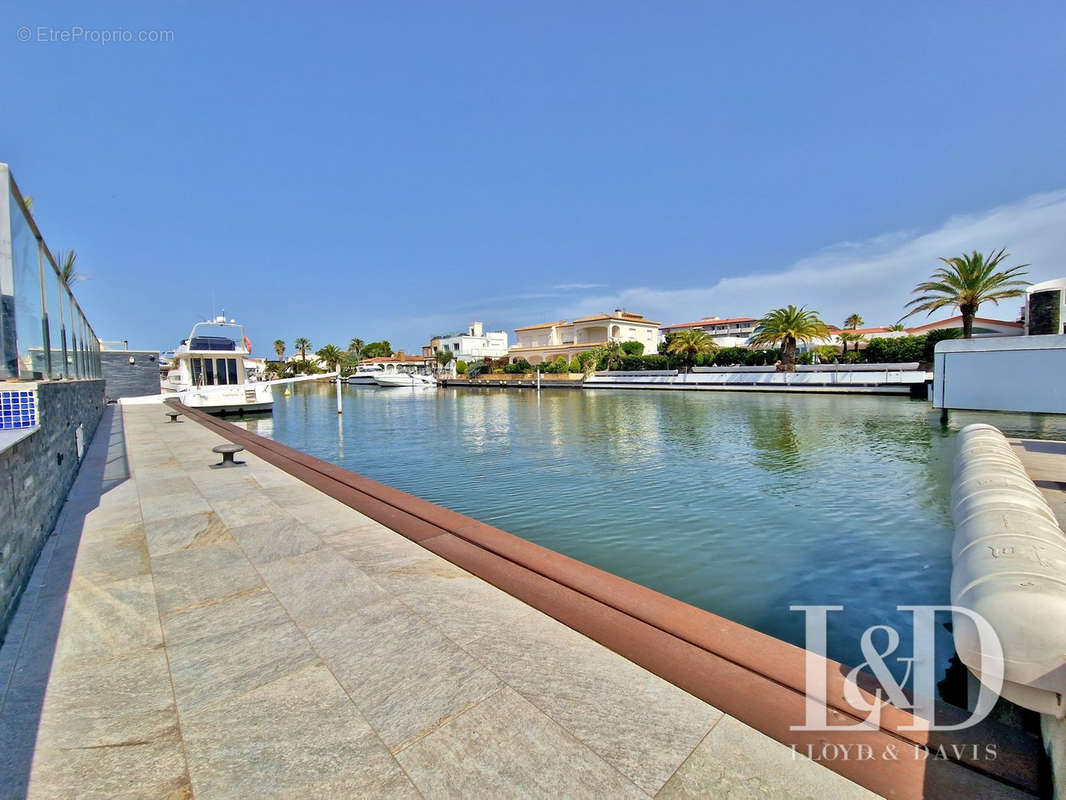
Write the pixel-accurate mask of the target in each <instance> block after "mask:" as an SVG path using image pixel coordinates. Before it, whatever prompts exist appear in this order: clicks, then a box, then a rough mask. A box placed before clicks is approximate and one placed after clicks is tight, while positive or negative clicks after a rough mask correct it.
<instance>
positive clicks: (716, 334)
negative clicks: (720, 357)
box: [659, 317, 759, 347]
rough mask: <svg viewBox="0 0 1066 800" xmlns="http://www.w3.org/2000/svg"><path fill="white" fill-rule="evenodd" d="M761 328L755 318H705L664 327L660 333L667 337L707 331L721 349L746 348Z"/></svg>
mask: <svg viewBox="0 0 1066 800" xmlns="http://www.w3.org/2000/svg"><path fill="white" fill-rule="evenodd" d="M757 327H759V320H757V319H755V317H730V318H729V319H722V318H721V317H704V318H703V319H699V320H696V321H695V322H676V323H674V324H673V325H664V326H663V327H662V328H660V329H659V332H660V333H661V334H662V335H663V336H664V337H665V336H667V335H668V334H671V333H677V332H678V331H688V330H693V329H698V330H703V331H706V332H707V333H708V334H709V335H710V337H711V338H712V339H714V341H715V342H716V343H717V344H718V346H719V347H746V346H747V344H748V339H750V338H751V335H752V334H753V333H754V332H755V329H756V328H757Z"/></svg>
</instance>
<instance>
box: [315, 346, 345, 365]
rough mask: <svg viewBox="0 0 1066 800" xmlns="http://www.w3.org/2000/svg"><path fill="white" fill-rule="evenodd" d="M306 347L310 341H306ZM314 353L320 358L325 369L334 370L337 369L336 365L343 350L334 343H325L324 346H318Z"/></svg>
mask: <svg viewBox="0 0 1066 800" xmlns="http://www.w3.org/2000/svg"><path fill="white" fill-rule="evenodd" d="M308 347H310V343H308ZM315 355H316V356H318V357H319V358H320V359H322V363H324V364H325V365H326V369H328V370H329V371H330V372H334V371H335V370H336V369H337V365H338V364H340V363H341V359H343V358H344V351H343V350H341V349H340V348H339V347H337V345H335V344H327V345H326V346H325V347H322V348H320V349H319V351H318V352H317V353H315Z"/></svg>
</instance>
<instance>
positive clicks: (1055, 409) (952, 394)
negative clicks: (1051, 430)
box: [932, 335, 1066, 414]
mask: <svg viewBox="0 0 1066 800" xmlns="http://www.w3.org/2000/svg"><path fill="white" fill-rule="evenodd" d="M933 375H934V377H933V396H932V400H933V407H934V408H944V409H952V408H956V409H970V410H976V411H1029V412H1034V413H1038V414H1066V335H1053V336H1011V337H984V338H981V339H951V340H946V341H943V342H938V343H937V345H936V351H935V353H934V356H933Z"/></svg>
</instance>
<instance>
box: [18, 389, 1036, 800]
mask: <svg viewBox="0 0 1066 800" xmlns="http://www.w3.org/2000/svg"><path fill="white" fill-rule="evenodd" d="M232 428H233V426H228V424H227V423H223V422H218V423H217V424H216V423H214V422H205V421H203V420H201V419H199V418H196V417H195V416H193V415H186V417H185V418H184V419H183V420H182V421H179V422H177V423H172V422H169V421H168V420H167V419H166V417H165V416H164V414H163V412H162V410H161V409H160V408H159V407H158V406H155V407H149V406H125V407H113V406H112V407H109V408H108V409H107V410H106V411H105V412H104V416H103V418H102V419H101V421H100V424H99V427H98V429H97V432H96V435H95V437H94V439H93V441H92V444H91V446H90V447H89V449H88V452H87V453H86V456H85V459H84V461H83V463H82V465H81V469H80V471H79V474H78V477H77V479H76V481H75V484H74V487H73V489H72V491H71V493H70V495H69V497H68V499H67V502H66V504H65V505H64V507H63V510H62V512H61V514H60V518H59V521H58V523H57V525H56V528H55V531H54V533H53V534H52V535H51V537H50V538H49V539H48V541H47V543H46V545H45V548H44V551H43V552H42V555H41V557H40V559H39V560H38V562H37V565H36V567H35V569H34V571H33V573H32V576H31V579H30V582H29V585H28V587H27V589H26V591H25V593H24V595H23V597H22V599H21V602H20V604H19V606H18V609H17V611H16V613H15V616H14V618H13V620H12V622H11V625H10V627H9V630H8V633H7V636H6V637H5V640H4V642H3V645H2V647H0V698H2V706H0V774H2V776H3V780H2V781H0V796H3V797H4V798H7V797H23V796H29V797H39V798H51V797H66V796H82V797H166V798H188V797H204V798H214V797H237V796H240V797H247V796H256V797H260V796H280V795H285V796H293V795H299V796H329V795H333V796H353V795H359V796H389V797H420V796H421V797H461V796H509V797H515V796H520V797H559V796H569V797H661V798H674V797H695V796H733V793H736V794H737V795H738V796H740V795H744V796H747V795H765V796H772V797H797V798H798V797H819V798H827V799H828V798H868V797H875V796H877V794H875V792H874V791H871V790H870V789H868V788H864V785H865V786H873V787H879V789H880V791H879V792H878V793H882V794H883V793H885V792H884V790H885V789H887V788H889V787H891V788H892V789H893V793H894V795H895V796H898V797H920V796H944V795H943V791H944V790H945V789H947V788H948V787H952V788H955V789H957V791H958V793H959V794H958V796H982V797H1004V798H1006V797H1031V796H1032V795H1031V794H1030V793H1028V792H1025V791H1021V790H1018V789H1016V788H1012V787H1011V786H1009V785H1007V784H1006V783H1003V782H1001V781H1000V780H998V779H996V778H995V777H994V776H993V777H987V776H985V775H982V774H979V772H978V771H976V770H975V769H972V768H969V767H966V766H962V765H958V764H955V763H954V762H950V761H939V760H936V759H930V760H928V761H923V762H921V763H918V762H915V763H914V764H907V763H901V764H899V765H896V764H890V765H885V764H873V765H861V764H856V763H855V762H853V761H852V762H849V763H844V764H841V763H836V764H834V769H837V770H840V771H839V772H838V771H833V770H831V769H829V768H827V767H826V766H823V765H822V764H820V763H816V762H815V761H812V760H809V759H807V758H805V757H803V756H799V755H797V754H796V753H795V752H794V751H793V750H792V749H791V748H790V747H789V746H787V745H786V744H783V743H782V742H781V741H779V740H776V739H775V738H772V737H771V736H769V735H766V733H764V732H761V731H760V730H758V729H757V728H756V727H755V726H754V725H753V724H748V722H754V721H755V719H754V718H755V717H756V716H759V713H761V712H760V711H759V709H761V708H766V709H768V710H769V711H770V712H774V711H781V712H782V713H778V714H776V717H777V718H776V719H775V718H774V717H775V715H774V714H773V713H769V714H763V715H762V716H761V717H759V719H760V720H761V722H759V725H761V726H762V727H763V728H764V729H771V728H772V729H774V730H775V731H776V730H786V729H787V720H786V719H785V717H786V716H787V715H786V714H784V713H783V711H784V709H785V708H786V707H787V708H789V709H792V708H795V707H796V706H795V702H802V695H801V694H796V693H795V692H794V690H793V689H791V688H789V687H786V686H783V685H781V684H780V681H778V680H771V679H769V678H768V677H767V676H766V675H763V674H760V673H758V672H757V671H756V670H753V669H748V668H745V667H743V666H742V665H738V664H737V663H734V662H732V661H729V659H727V658H724V657H722V656H721V655H720V654H715V653H710V652H708V651H707V649H706V647H704V648H703V649H701V648H700V647H699V646H697V645H698V642H697V643H693V642H686V641H682V640H681V638H680V636H679V634H678V633H677V630H680V629H681V628H682V627H683V625H682V623H683V622H684V620H680V621H677V622H676V623H675V622H671V625H675V624H676V627H677V630H674V631H671V630H666V629H665V627H667V626H664V627H658V628H656V627H655V626H654V625H651V624H648V623H646V622H640V621H639V620H636V619H635V612H633V611H632V610H627V609H626V608H625V607H624V602H623V601H624V599H625V598H621V599H619V600H617V601H616V604H615V606H610V605H609V604H608V603H607V602H606V601H605V600H604V599H603V598H604V597H606V596H607V595H608V594H610V593H611V592H613V591H615V590H616V589H617V588H618V586H620V585H621V583H624V582H621V579H617V578H616V579H614V580H615V581H616V582H621V583H615V582H612V581H610V580H609V578H610V577H613V576H607V578H604V577H602V576H603V575H605V574H604V573H598V571H593V570H592V569H591V568H588V567H586V568H585V570H586V571H584V572H583V571H582V570H581V569H580V568H579V567H580V566H583V565H579V567H574V563H576V562H571V560H569V559H565V557H562V556H556V557H555V558H554V559H552V558H551V557H545V559H546V560H545V562H544V564H543V565H542V567H541V569H542V571H541V572H537V573H535V574H526V572H523V571H522V569H520V567H521V564H522V563H528V562H523V559H524V558H526V556H527V555H528V552H530V551H529V550H528V548H532V547H535V546H533V545H529V544H528V543H526V545H528V548H526V547H523V545H522V544H521V540H518V541H510V540H506V539H502V538H500V537H499V536H496V534H494V533H493V532H492V531H491V530H488V526H482V527H483V528H484V530H482V528H478V527H477V525H476V524H473V521H470V520H469V519H468V518H461V516H460V515H455V514H454V513H453V512H449V511H447V510H446V509H440V508H439V507H435V508H436V510H435V511H434V510H433V509H430V508H428V506H430V505H431V504H425V506H420V505H419V506H416V505H413V501H414V500H415V499H413V498H410V496H405V497H407V498H409V499H408V500H404V499H403V498H402V497H400V496H399V495H402V493H399V492H396V491H395V490H388V491H391V492H395V495H392V494H387V493H386V490H387V487H384V488H382V487H380V485H374V486H371V484H372V482H370V481H368V480H367V479H360V478H359V476H353V474H352V473H346V471H344V470H340V468H331V467H330V466H329V465H324V464H321V463H318V464H316V463H314V460H313V459H310V457H303V458H301V457H300V456H299V455H298V454H296V455H294V454H292V453H289V454H286V452H285V451H284V449H283V448H280V447H274V446H273V445H270V444H269V443H266V444H263V443H256V442H255V441H254V440H255V439H257V438H258V437H254V436H253V435H252V434H247V433H240V432H236V431H235V429H233V430H230V429H232ZM223 434H225V435H223ZM228 441H235V442H237V443H240V444H244V445H245V447H246V450H245V452H241V453H239V454H238V456H237V459H238V460H239V461H243V462H244V464H243V465H242V466H239V467H233V468H228V469H213V468H212V464H213V463H214V462H215V461H217V460H218V458H219V457H218V456H217V455H215V454H214V453H212V451H211V450H212V448H213V447H215V446H217V445H220V444H223V443H225V442H228ZM312 473H313V474H312ZM345 473H346V474H345ZM348 476H352V477H348ZM357 479H358V480H357ZM330 481H332V483H330ZM375 486H376V487H378V488H375ZM323 489H325V491H324V490H323ZM338 497H345V498H349V497H350V500H348V501H345V502H342V501H341V500H339V499H338ZM383 498H384V499H383ZM418 502H419V503H424V502H425V501H418ZM404 503H407V504H408V506H409V510H407V511H402V510H401V506H402V505H403V504H404ZM353 505H358V506H360V507H361V508H363V509H365V510H366V512H367V513H363V512H362V511H360V510H357V509H356V508H355V507H353ZM405 515H406V516H405ZM383 520H385V521H389V523H390V524H384V523H383ZM463 520H466V522H464V521H463ZM457 525H464V526H465V527H462V528H458V527H455V526H457ZM448 526H451V527H450V528H449V527H448ZM448 530H450V531H452V532H451V533H449V532H447V531H448ZM398 531H403V533H402V534H401V532H398ZM420 537H421V538H420ZM494 537H495V538H494ZM511 538H512V539H513V538H514V537H511ZM478 542H480V543H481V544H480V545H479V544H477V543H478ZM547 552H549V553H550V551H547ZM501 553H503V555H501ZM459 563H462V564H464V565H465V566H466V567H467V568H464V567H463V566H460V565H459ZM475 572H480V573H482V574H484V575H500V576H501V577H500V578H499V579H498V581H496V582H492V581H489V580H486V579H484V578H483V577H479V576H478V575H476V574H474V573H475ZM527 572H530V573H532V570H527ZM564 573H565V574H567V575H570V576H571V577H572V580H573V581H580V580H586V581H587V583H586V584H585V585H584V586H582V587H580V588H581V589H582V591H580V592H579V591H577V589H575V588H574V586H573V585H570V586H568V585H566V584H565V582H563V579H562V578H561V577H559V576H561V575H563V574H564ZM553 576H555V577H553ZM501 585H502V586H506V587H508V588H507V591H504V590H503V589H501V588H499V586H501ZM623 588H624V587H623ZM645 591H646V592H648V593H647V594H646V595H641V600H642V603H641V605H642V607H643V608H645V610H647V607H649V605H654V603H651V602H650V601H651V600H654V598H652V597H651V595H653V594H654V593H651V592H650V591H648V590H645ZM577 595H581V597H580V598H578V597H577ZM597 597H598V598H599V599H597ZM538 598H542V599H541V600H538ZM560 598H562V599H561V600H560ZM644 600H647V601H649V602H648V603H644V602H643V601H644ZM527 601H528V602H527ZM553 602H554V603H556V605H555V606H552V603H553ZM655 602H660V601H655ZM597 603H598V604H599V605H597ZM662 603H664V604H667V605H664V606H663V607H665V608H674V607H675V606H670V605H668V603H675V604H677V606H676V607H680V606H683V605H684V604H680V603H677V601H670V600H669V598H663V600H662ZM538 606H543V607H544V608H550V609H552V611H551V613H546V612H545V611H544V610H542V608H540V607H538ZM686 608H691V607H686ZM575 609H576V610H575ZM653 610H654V609H653ZM692 612H693V614H692V615H691V616H690V617H687V618H691V619H698V620H702V619H703V617H702V616H699V615H704V614H705V612H700V611H699V610H698V609H692ZM649 613H650V612H649ZM568 614H569V615H570V616H567V615H568ZM686 614H688V612H686ZM582 615H584V616H582ZM561 617H562V618H566V619H567V620H568V624H563V623H562V622H560V621H559V618H561ZM587 620H592V621H593V622H592V623H591V624H590V623H588V622H587ZM627 620H629V621H627ZM583 625H584V626H586V632H587V633H589V635H585V634H583V633H581V632H579V631H578V630H577V629H576V628H579V627H582V626H583ZM589 625H591V626H589ZM597 626H598V627H597ZM738 627H739V626H738ZM593 633H595V635H592V634H593ZM752 633H754V632H752ZM612 636H614V637H615V639H613V640H612V639H611V637H612ZM757 636H762V635H761V634H757ZM597 637H598V638H599V639H601V640H604V641H608V640H609V641H612V642H613V646H612V648H611V649H609V648H608V647H607V646H604V644H602V643H601V641H599V640H597ZM690 638H693V639H695V638H698V637H696V636H690ZM765 638H767V639H768V638H769V637H765ZM642 641H643V642H648V641H654V642H657V643H659V644H660V645H661V647H660V648H659V649H658V650H649V649H648V648H646V647H644V646H643V645H640V644H639V643H640V642H642ZM760 641H761V640H760ZM773 641H776V640H773ZM633 642H637V643H638V644H637V645H634V644H633ZM779 644H780V645H781V646H782V647H790V646H787V645H784V643H779ZM629 647H634V648H635V649H634V650H632V653H633V655H632V656H631V657H629V658H627V657H624V656H623V655H621V654H620V653H619V651H625V650H626V649H627V648H629ZM642 647H644V650H643V651H642V650H641V648H642ZM792 650H795V648H792ZM798 652H799V653H802V651H798ZM642 653H643V655H642ZM669 653H678V654H681V655H680V656H679V657H678V658H675V659H670V658H668V657H667V656H668V655H669ZM700 653H702V654H703V655H700ZM664 654H667V655H664ZM701 658H702V659H704V660H702V661H700V660H699V659H701ZM738 658H739V656H738ZM686 659H687V660H686ZM638 661H643V662H644V665H643V666H642V665H641V664H639V663H637V662H638ZM771 661H772V662H773V663H776V662H777V659H771ZM686 664H687V665H688V666H686ZM700 664H711V665H714V669H713V670H711V669H703V668H702V667H700V668H699V669H694V665H695V666H698V665H700ZM679 665H680V666H679ZM686 669H687V670H688V672H689V673H692V675H693V677H692V678H691V681H692V683H691V687H692V691H686V690H684V689H682V688H680V687H679V685H677V684H680V683H684V682H685V680H686V679H685V678H684V677H683V676H684V674H685V670H686ZM671 670H674V672H671ZM677 670H680V672H678V671H677ZM661 674H672V675H680V676H682V677H678V678H674V679H673V680H672V681H668V680H665V679H664V678H663V677H661ZM724 675H729V676H733V677H732V679H731V680H729V681H725V680H721V679H719V680H715V678H716V676H724ZM705 685H706V686H709V688H708V689H707V690H706V692H705V694H707V696H713V697H716V698H721V702H720V703H710V702H708V701H707V700H706V699H704V698H701V697H699V696H697V694H698V693H703V692H702V690H701V689H700V688H699V687H701V686H705ZM752 687H756V690H753V689H752ZM760 687H761V688H760ZM794 695H795V697H794ZM777 698H786V699H787V703H785V702H784V701H782V702H781V703H779V704H778V703H777ZM726 706H728V708H726ZM749 708H750V709H752V710H751V712H750V713H751V715H752V718H751V719H748V720H747V721H742V719H741V717H745V715H746V714H747V713H748V712H747V711H745V709H749ZM728 710H732V711H733V712H734V713H727V711H728ZM774 726H778V727H777V728H775V727H774ZM781 726H785V727H781ZM862 735H864V736H865V735H867V734H862ZM868 735H869V736H871V737H881V736H882V735H884V736H887V734H882V732H880V731H878V732H876V733H870V734H868ZM778 738H780V737H778ZM817 738H818V739H819V740H823V741H824V739H825V737H824V735H821V734H819V735H818V737H817ZM830 738H831V737H830ZM871 740H872V739H871ZM849 770H850V772H849V777H850V778H853V779H856V780H857V781H858V782H856V780H852V779H849V777H846V776H845V775H844V774H842V772H843V771H849ZM1023 773H1024V769H1023ZM860 783H862V784H864V785H859V784H860Z"/></svg>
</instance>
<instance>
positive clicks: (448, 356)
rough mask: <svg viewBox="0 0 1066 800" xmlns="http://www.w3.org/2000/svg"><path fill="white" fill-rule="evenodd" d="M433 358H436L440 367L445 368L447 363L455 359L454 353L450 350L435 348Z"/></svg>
mask: <svg viewBox="0 0 1066 800" xmlns="http://www.w3.org/2000/svg"><path fill="white" fill-rule="evenodd" d="M433 358H435V359H436V360H437V364H439V365H440V368H441V369H442V370H445V369H447V368H448V365H449V364H451V363H452V361H454V360H455V354H454V353H453V352H452V351H451V350H437V352H436V353H434V354H433Z"/></svg>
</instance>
